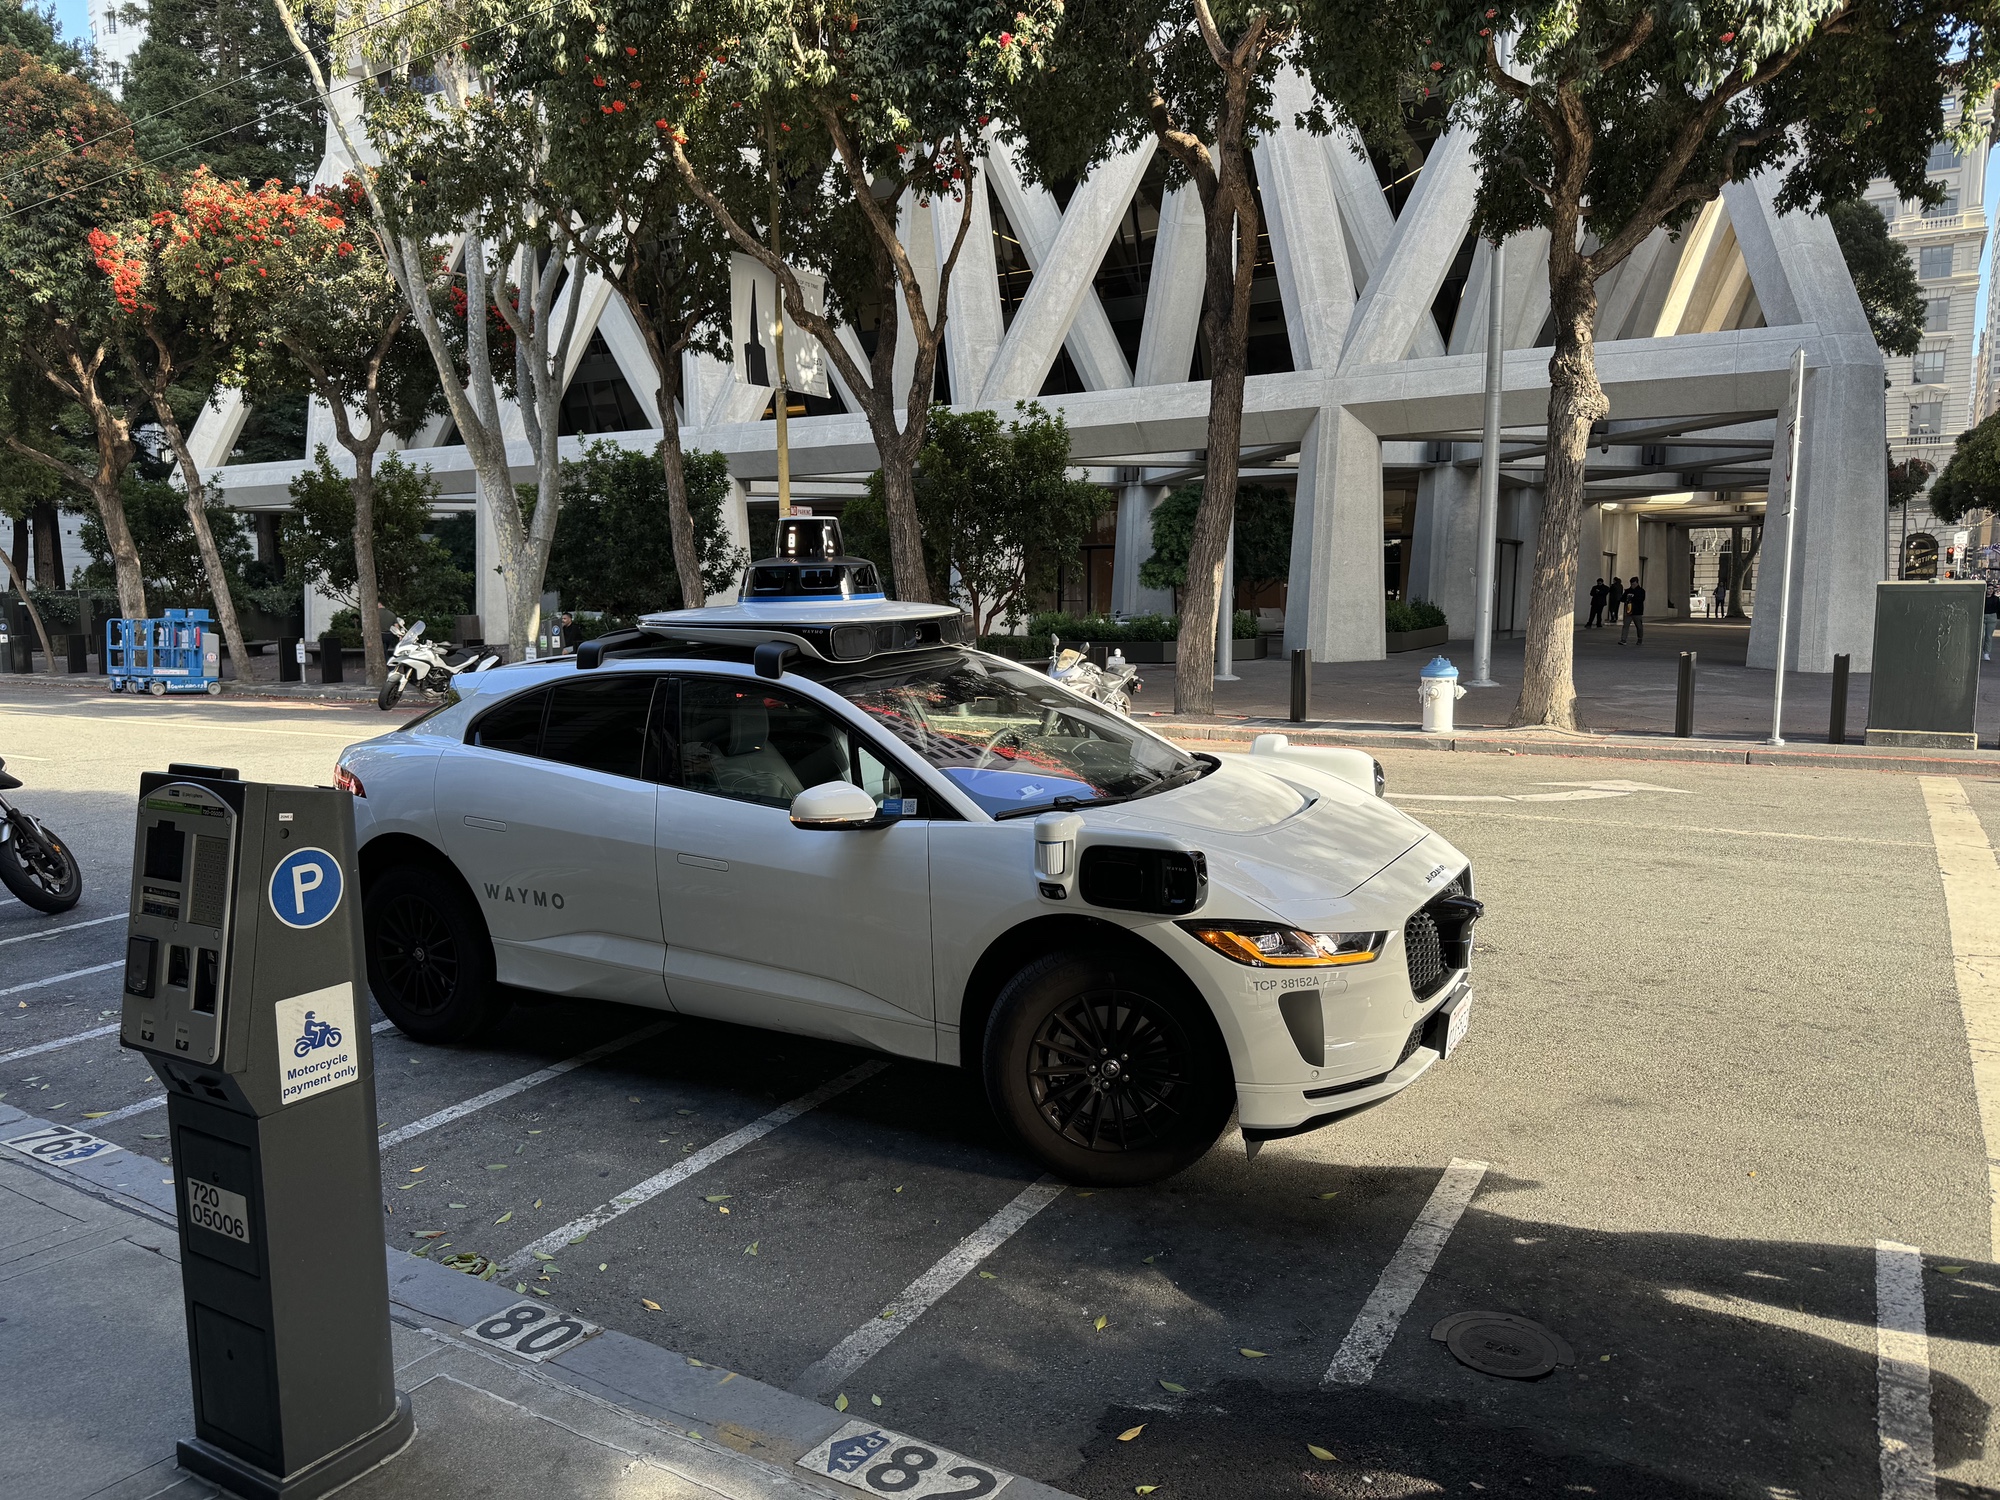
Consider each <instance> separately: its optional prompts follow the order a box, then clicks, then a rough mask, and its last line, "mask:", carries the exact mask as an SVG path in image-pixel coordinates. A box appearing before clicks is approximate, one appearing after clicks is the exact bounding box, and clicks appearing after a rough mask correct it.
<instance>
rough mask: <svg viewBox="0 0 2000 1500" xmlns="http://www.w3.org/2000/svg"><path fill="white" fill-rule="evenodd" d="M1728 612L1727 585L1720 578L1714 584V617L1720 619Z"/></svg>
mask: <svg viewBox="0 0 2000 1500" xmlns="http://www.w3.org/2000/svg"><path fill="white" fill-rule="evenodd" d="M1728 612H1729V585H1728V584H1726V583H1723V582H1722V581H1721V580H1720V579H1718V580H1717V581H1716V585H1715V617H1716V619H1718V620H1719V619H1721V618H1722V617H1723V616H1724V615H1725V614H1727V613H1728Z"/></svg>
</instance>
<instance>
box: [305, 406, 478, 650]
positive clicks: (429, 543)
mask: <svg viewBox="0 0 2000 1500" xmlns="http://www.w3.org/2000/svg"><path fill="white" fill-rule="evenodd" d="M291 494H292V509H293V514H292V515H291V516H289V517H287V518H286V521H285V532H284V541H283V548H284V554H285V561H286V565H287V569H288V572H289V573H290V574H291V575H292V576H293V577H294V578H296V579H297V580H299V581H301V582H310V583H312V584H313V585H315V586H316V587H318V588H320V589H323V590H325V591H326V592H327V593H328V594H331V595H332V596H333V597H334V598H336V599H339V600H341V601H342V602H343V603H345V604H347V605H349V606H353V605H355V604H356V594H355V590H356V586H357V579H356V574H355V563H354V488H353V484H352V481H351V480H350V479H349V478H348V476H347V475H345V474H343V473H341V472H340V471H339V470H338V469H336V468H334V466H333V461H332V459H331V458H329V457H328V456H327V451H326V445H325V444H324V443H322V444H321V445H320V446H319V448H318V450H317V451H316V452H315V453H314V454H313V463H312V467H310V468H308V469H306V470H304V471H302V472H301V473H300V474H299V475H298V477H297V478H295V479H294V480H293V481H292V484H291ZM436 503H437V485H436V484H435V483H434V482H433V481H432V479H431V471H430V470H429V469H418V468H412V467H411V466H410V465H408V464H406V463H404V462H403V461H402V459H401V458H399V457H398V456H396V455H395V454H391V455H390V456H389V457H388V458H386V459H384V460H383V461H382V463H381V464H380V465H379V466H377V468H376V470H375V575H376V586H377V589H378V591H379V595H380V598H381V601H382V605H383V607H384V608H386V609H389V610H391V611H393V612H394V613H396V614H399V615H401V616H403V618H405V619H408V620H414V619H416V618H417V617H418V616H420V615H421V616H423V617H424V618H426V619H449V618H450V617H451V616H453V615H458V614H465V613H468V612H470V610H471V608H472V577H471V575H470V574H469V573H467V572H465V571H464V570H462V569H461V568H459V567H458V566H457V565H456V564H455V563H454V562H453V561H452V556H451V553H450V551H449V550H447V549H446V548H445V547H444V546H443V545H442V544H441V543H439V542H438V541H436V540H435V539H434V538H432V537H431V536H429V535H428V533H429V532H430V530H431V525H432V523H431V507H432V506H433V505H435V504H436ZM357 643H358V637H357Z"/></svg>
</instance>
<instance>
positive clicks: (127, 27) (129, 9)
mask: <svg viewBox="0 0 2000 1500" xmlns="http://www.w3.org/2000/svg"><path fill="white" fill-rule="evenodd" d="M145 40H146V7H145V6H144V5H143V4H135V3H131V0H90V52H91V56H92V57H94V58H95V59H96V61H97V66H98V70H99V73H100V75H101V76H102V78H103V81H104V87H105V88H106V89H108V90H109V91H110V92H111V93H112V94H113V95H121V96H122V95H123V94H124V92H125V75H126V74H127V72H129V71H130V69H131V67H132V57H133V55H134V54H135V53H136V52H138V50H139V46H140V44H141V43H142V42H144V41H145Z"/></svg>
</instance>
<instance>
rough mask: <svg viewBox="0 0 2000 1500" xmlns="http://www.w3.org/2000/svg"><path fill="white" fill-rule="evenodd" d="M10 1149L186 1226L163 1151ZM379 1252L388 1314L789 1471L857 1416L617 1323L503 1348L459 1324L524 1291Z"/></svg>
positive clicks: (30, 1126)
mask: <svg viewBox="0 0 2000 1500" xmlns="http://www.w3.org/2000/svg"><path fill="white" fill-rule="evenodd" d="M69 1123H70V1122H67V1121H54V1120H43V1119H40V1118H37V1117H36V1116H33V1115H30V1114H28V1113H27V1112H26V1111H25V1110H20V1109H16V1108H14V1107H13V1106H12V1105H10V1104H0V1131H4V1132H5V1133H6V1134H7V1135H9V1136H14V1135H25V1134H27V1133H28V1132H30V1131H33V1130H37V1129H40V1128H42V1127H44V1126H49V1125H55V1124H69ZM91 1123H93V1122H91V1121H88V1120H79V1121H77V1122H75V1123H74V1124H73V1125H71V1128H73V1129H78V1130H83V1129H84V1128H85V1127H86V1126H88V1125H90V1124H91ZM86 1133H87V1132H86ZM8 1160H9V1161H13V1162H17V1163H19V1164H21V1165H23V1166H25V1167H27V1168H28V1169H29V1170H31V1171H35V1172H38V1173H40V1174H41V1175H43V1176H45V1177H48V1178H51V1179H53V1180H55V1181H57V1182H60V1183H62V1184H63V1185H64V1186H66V1187H70V1188H74V1189H76V1190H78V1191H80V1192H83V1193H87V1194H89V1195H90V1196H91V1197H93V1198H96V1199H98V1200H99V1201H101V1202H105V1203H109V1204H111V1205H113V1206H114V1207H118V1208H123V1209H126V1210H128V1211H130V1212H132V1213H136V1214H138V1215H140V1216H142V1217H144V1218H147V1219H150V1220H152V1221H154V1222H155V1223H159V1224H163V1225H167V1226H170V1227H173V1228H175V1229H176V1230H178V1227H179V1224H178V1217H177V1209H176V1205H175V1200H174V1188H173V1183H172V1181H171V1179H169V1180H165V1181H163V1180H162V1178H161V1173H162V1171H163V1170H165V1169H164V1168H163V1167H162V1165H161V1163H160V1162H158V1161H156V1160H154V1159H153V1158H152V1157H149V1156H141V1155H140V1154H138V1153H137V1152H135V1151H133V1150H131V1149H130V1148H129V1147H120V1148H119V1149H118V1150H116V1151H112V1152H109V1153H107V1154H106V1155H104V1156H101V1157H94V1158H92V1159H90V1160H88V1161H84V1162H80V1163H78V1164H77V1165H75V1166H73V1167H59V1166H54V1165H52V1164H50V1163H46V1162H37V1161H33V1160H31V1159H30V1158H28V1157H26V1156H22V1155H19V1154H17V1153H11V1152H10V1153H8ZM383 1254H384V1255H385V1257H386V1258H387V1261H388V1268H389V1315H390V1317H391V1318H393V1319H395V1320H396V1321H398V1322H400V1323H403V1324H404V1325H405V1326H407V1327H411V1328H417V1329H424V1330H427V1331H428V1332H430V1333H431V1334H432V1335H433V1336H434V1337H438V1338H442V1339H445V1340H447V1341H449V1342H450V1343H452V1344H453V1345H455V1346H457V1347H460V1348H464V1349H470V1350H476V1351H478V1352H479V1353H481V1354H483V1355H486V1356H487V1357H489V1358H494V1359H498V1360H500V1361H502V1362H503V1363H504V1364H505V1365H506V1366H507V1367H508V1368H510V1369H516V1370H520V1371H522V1372H524V1373H537V1372H539V1373H540V1374H542V1375H543V1376H547V1375H550V1374H558V1375H559V1378H560V1380H561V1381H562V1383H564V1384H567V1385H570V1386H573V1387H574V1388H575V1389H577V1390H580V1391H583V1392H585V1393H586V1394H588V1395H591V1396H595V1397H597V1398H598V1399H599V1400H602V1401H607V1402H609V1403H611V1404H612V1405H613V1406H617V1407H620V1408H623V1409H624V1410H626V1411H630V1412H634V1413H636V1414H638V1415H640V1416H642V1417H646V1418H649V1419H651V1420H653V1421H656V1422H663V1423H665V1424H667V1425H669V1426H671V1427H673V1428H674V1429H675V1430H677V1431H680V1432H683V1433H686V1434H687V1435H688V1436H690V1437H693V1438H696V1439H698V1440H701V1441H704V1442H707V1443H711V1444H713V1445H715V1447H716V1448H717V1449H719V1450H721V1451H725V1452H728V1453H731V1454H734V1455H736V1456H738V1457H741V1458H748V1459H751V1460H753V1461H755V1462H759V1463H763V1464H767V1465H769V1466H770V1467H771V1468H773V1469H775V1470H777V1471H779V1472H780V1473H782V1474H783V1476H784V1477H785V1478H786V1479H787V1480H790V1481H792V1482H793V1483H800V1482H804V1481H810V1480H814V1479H818V1478H819V1476H817V1475H812V1474H811V1473H810V1471H807V1470H801V1469H800V1468H799V1467H798V1460H799V1459H800V1458H802V1457H803V1456H804V1455H805V1454H807V1453H808V1452H810V1451H811V1450H812V1449H814V1448H816V1447H817V1446H819V1444H820V1443H822V1442H824V1441H825V1440H826V1439H827V1438H828V1437H830V1436H832V1435H833V1434H834V1433H835V1432H837V1431H839V1430H840V1429H841V1428H842V1427H844V1426H846V1425H847V1423H848V1422H849V1421H850V1420H851V1415H850V1414H848V1413H842V1412H837V1411H835V1410H834V1409H833V1408H832V1407H831V1406H822V1405H821V1404H820V1403H819V1402H817V1401H813V1400H810V1399H808V1398H807V1397H804V1396H799V1395H795V1394H793V1393H792V1392H790V1391H786V1390H780V1389H779V1388H778V1387H776V1386H772V1385H766V1384H765V1383H764V1382H762V1381H760V1380H753V1379H752V1378H751V1377H749V1376H748V1375H739V1374H737V1373H736V1372H735V1371H732V1370H729V1369H727V1368H723V1367H719V1366H716V1365H713V1364H709V1363H707V1362H705V1361H704V1362H700V1363H697V1362H696V1361H694V1360H692V1359H690V1358H689V1357H688V1356H687V1355H684V1354H679V1353H676V1352H675V1351H673V1350H671V1349H666V1348H663V1347H661V1346H660V1345H658V1344H651V1343H648V1342H646V1341H645V1340H644V1339H639V1338H634V1337H633V1336H632V1335H630V1334H626V1333H620V1332H618V1331H617V1330H615V1329H610V1328H607V1329H605V1330H604V1331H603V1332H601V1333H599V1334H597V1335H595V1336H594V1337H592V1338H589V1339H587V1340H585V1341H584V1342H583V1343H580V1344H578V1345H576V1346H575V1347H574V1348H571V1349H566V1350H564V1351H563V1352H562V1353H560V1354H556V1355H553V1356H552V1357H550V1358H549V1359H548V1360H546V1361H544V1362H543V1363H541V1364H539V1365H537V1364H530V1363H528V1362H527V1361H524V1360H519V1359H517V1358H516V1357H515V1356H512V1355H509V1354H506V1353H501V1352H496V1351H494V1350H493V1349H491V1348H490V1347H488V1346H486V1345H484V1344H479V1343H475V1342H473V1341H472V1340H469V1339H465V1338H462V1337H461V1330H462V1329H465V1328H467V1327H469V1326H471V1325H472V1324H474V1323H477V1322H479V1321H481V1320H482V1319H484V1318H488V1317H491V1316H492V1315H494V1314H495V1313H498V1312H499V1311H501V1310H502V1309H503V1308H507V1307H511V1306H513V1305H514V1304H515V1303H516V1302H519V1301H520V1300H521V1299H520V1298H519V1297H518V1296H516V1295H515V1294H514V1293H513V1292H512V1291H510V1290H508V1289H507V1288H506V1287H503V1286H501V1285H499V1284H497V1281H494V1282H488V1281H481V1280H479V1279H478V1278H477V1277H473V1276H468V1275H465V1274H464V1273H463V1272H460V1271H454V1270H451V1269H449V1268H448V1267H445V1266H441V1265H437V1264H435V1263H434V1262H432V1261H428V1260H422V1259H419V1258H418V1257H416V1256H415V1255H412V1254H411V1253H410V1252H409V1251H407V1250H402V1249H399V1248H397V1247H396V1246H393V1245H385V1246H384V1247H383ZM1006 1492H1007V1495H1008V1496H1009V1497H1010V1500H1013V1497H1019V1500H1076V1497H1075V1496H1072V1495H1070V1494H1069V1493H1068V1492H1067V1491H1065V1490H1058V1489H1054V1488H1052V1487H1051V1486H1049V1485H1046V1484H1043V1483H1041V1482H1040V1481H1039V1480H1035V1479H1030V1478H1029V1477H1028V1476H1027V1475H1025V1474H1016V1475H1014V1476H1013V1478H1012V1479H1011V1481H1010V1482H1009V1483H1008V1484H1007V1486H1006Z"/></svg>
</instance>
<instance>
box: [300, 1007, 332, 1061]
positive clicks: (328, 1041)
mask: <svg viewBox="0 0 2000 1500" xmlns="http://www.w3.org/2000/svg"><path fill="white" fill-rule="evenodd" d="M339 1045H340V1028H339V1027H338V1026H335V1025H334V1024H333V1023H332V1022H330V1021H321V1020H319V1019H317V1018H316V1017H315V1016H314V1015H313V1013H312V1012H311V1011H307V1012H306V1029H305V1035H303V1036H301V1037H300V1038H299V1039H298V1040H297V1041H296V1042H293V1043H292V1056H294V1057H304V1056H306V1054H308V1053H310V1052H313V1051H315V1050H317V1049H318V1048H321V1047H338V1046H339Z"/></svg>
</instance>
